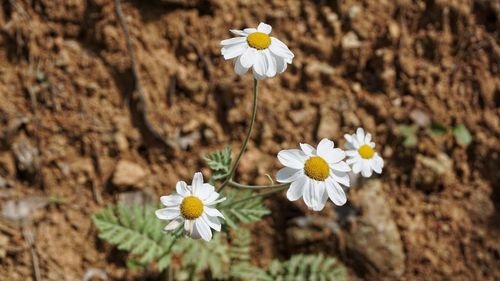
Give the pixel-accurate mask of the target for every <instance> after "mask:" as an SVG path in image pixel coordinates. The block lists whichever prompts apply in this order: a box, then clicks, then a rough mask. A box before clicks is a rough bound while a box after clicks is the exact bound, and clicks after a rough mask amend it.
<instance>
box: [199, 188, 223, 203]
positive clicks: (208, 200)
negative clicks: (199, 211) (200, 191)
mask: <svg viewBox="0 0 500 281" xmlns="http://www.w3.org/2000/svg"><path fill="white" fill-rule="evenodd" d="M217 198H219V193H217V192H215V191H214V192H211V193H210V195H209V196H208V197H207V198H205V199H203V200H201V201H203V205H211V204H212V203H213V202H214V201H215V200H217Z"/></svg>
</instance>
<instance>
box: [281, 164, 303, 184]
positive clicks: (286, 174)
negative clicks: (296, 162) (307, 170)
mask: <svg viewBox="0 0 500 281" xmlns="http://www.w3.org/2000/svg"><path fill="white" fill-rule="evenodd" d="M301 175H302V170H298V169H294V168H290V167H284V168H281V169H280V170H279V171H278V173H277V174H276V180H277V181H278V182H281V183H288V182H292V181H295V180H297V178H298V177H299V176H301Z"/></svg>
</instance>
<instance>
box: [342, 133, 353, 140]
mask: <svg viewBox="0 0 500 281" xmlns="http://www.w3.org/2000/svg"><path fill="white" fill-rule="evenodd" d="M344 139H345V140H346V141H347V142H352V137H351V135H349V134H345V135H344Z"/></svg>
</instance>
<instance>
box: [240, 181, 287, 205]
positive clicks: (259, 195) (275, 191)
mask: <svg viewBox="0 0 500 281" xmlns="http://www.w3.org/2000/svg"><path fill="white" fill-rule="evenodd" d="M288 185H289V184H288V183H287V184H286V185H283V186H279V187H276V188H275V189H273V190H269V191H266V192H262V193H258V194H255V195H254V196H251V197H247V198H243V199H241V200H237V201H234V202H233V203H232V205H234V204H238V203H240V202H244V201H247V200H250V199H254V198H257V197H266V196H268V195H272V194H274V193H277V192H280V191H282V190H284V189H285V188H287V187H288Z"/></svg>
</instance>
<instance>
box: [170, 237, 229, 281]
mask: <svg viewBox="0 0 500 281" xmlns="http://www.w3.org/2000/svg"><path fill="white" fill-rule="evenodd" d="M175 252H178V253H179V254H182V264H181V265H182V269H183V270H184V271H188V272H189V275H190V279H189V280H199V279H198V278H199V276H200V273H203V272H205V271H209V272H210V273H211V276H212V277H214V278H216V279H223V278H227V276H228V274H229V265H230V255H229V245H228V243H227V239H226V237H225V235H224V234H223V233H215V234H214V236H213V238H212V240H210V242H205V241H203V240H192V239H184V240H182V241H179V243H177V245H176V248H175Z"/></svg>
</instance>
